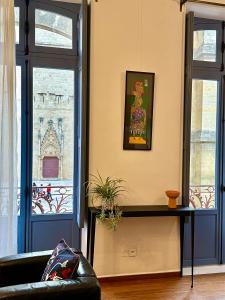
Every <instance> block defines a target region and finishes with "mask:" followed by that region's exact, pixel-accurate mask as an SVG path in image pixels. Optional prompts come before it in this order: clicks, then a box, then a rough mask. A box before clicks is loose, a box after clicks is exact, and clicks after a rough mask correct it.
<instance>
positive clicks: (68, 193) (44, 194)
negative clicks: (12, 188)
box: [17, 185, 73, 215]
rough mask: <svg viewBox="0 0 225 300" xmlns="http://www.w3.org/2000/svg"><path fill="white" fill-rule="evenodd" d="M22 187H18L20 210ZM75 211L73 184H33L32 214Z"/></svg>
mask: <svg viewBox="0 0 225 300" xmlns="http://www.w3.org/2000/svg"><path fill="white" fill-rule="evenodd" d="M20 198H21V193H20V188H18V194H17V203H18V213H19V212H20ZM72 212H73V186H66V185H63V186H61V185H60V186H59V185H58V186H54V185H52V186H51V187H49V186H35V187H34V186H33V187H32V214H33V215H40V214H42V215H44V214H65V213H72Z"/></svg>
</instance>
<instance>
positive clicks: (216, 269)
mask: <svg viewBox="0 0 225 300" xmlns="http://www.w3.org/2000/svg"><path fill="white" fill-rule="evenodd" d="M218 273H225V265H210V266H197V267H194V275H204V274H218ZM183 275H184V276H189V275H191V268H190V267H187V268H183Z"/></svg>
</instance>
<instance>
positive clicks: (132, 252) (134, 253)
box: [128, 248, 137, 257]
mask: <svg viewBox="0 0 225 300" xmlns="http://www.w3.org/2000/svg"><path fill="white" fill-rule="evenodd" d="M128 256H129V257H135V256H137V249H136V248H132V249H128Z"/></svg>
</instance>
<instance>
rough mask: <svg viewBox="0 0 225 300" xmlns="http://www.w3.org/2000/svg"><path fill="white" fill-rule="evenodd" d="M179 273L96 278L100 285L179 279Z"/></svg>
mask: <svg viewBox="0 0 225 300" xmlns="http://www.w3.org/2000/svg"><path fill="white" fill-rule="evenodd" d="M179 276H180V272H166V273H150V274H133V275H115V276H105V277H104V276H101V277H98V280H99V282H100V283H104V282H118V281H121V280H122V281H130V280H147V279H158V278H168V277H179Z"/></svg>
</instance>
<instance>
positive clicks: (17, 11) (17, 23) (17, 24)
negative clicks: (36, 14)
mask: <svg viewBox="0 0 225 300" xmlns="http://www.w3.org/2000/svg"><path fill="white" fill-rule="evenodd" d="M14 12H15V35H16V44H19V43H20V30H19V29H20V8H19V7H15V8H14Z"/></svg>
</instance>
